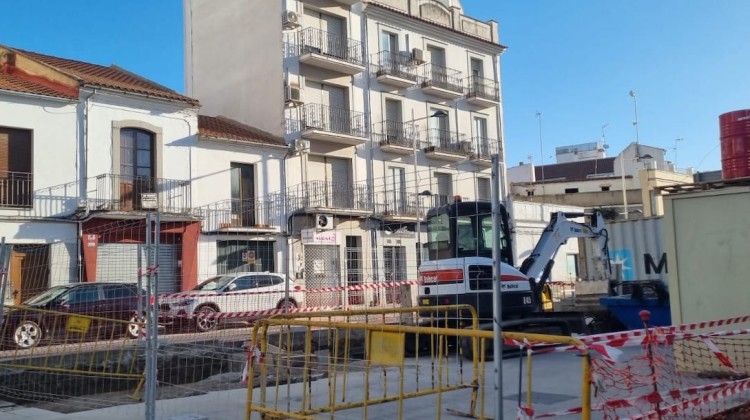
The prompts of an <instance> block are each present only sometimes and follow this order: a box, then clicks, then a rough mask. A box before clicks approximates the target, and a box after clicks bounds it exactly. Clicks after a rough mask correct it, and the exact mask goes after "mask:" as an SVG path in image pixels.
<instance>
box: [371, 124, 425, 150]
mask: <svg viewBox="0 0 750 420" xmlns="http://www.w3.org/2000/svg"><path fill="white" fill-rule="evenodd" d="M372 131H373V140H374V141H375V142H377V143H378V144H380V150H382V151H384V152H390V153H397V154H401V155H411V154H413V153H414V147H415V145H416V144H417V143H418V142H419V139H418V138H417V134H418V133H417V132H416V131H415V130H414V126H413V125H411V124H404V123H402V122H401V121H391V120H386V121H382V122H379V123H377V124H375V125H374V126H373V129H372ZM415 142H417V143H415Z"/></svg>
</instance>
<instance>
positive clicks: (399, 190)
mask: <svg viewBox="0 0 750 420" xmlns="http://www.w3.org/2000/svg"><path fill="white" fill-rule="evenodd" d="M386 179H387V181H386V182H387V183H388V185H387V186H386V191H387V194H388V198H387V203H386V206H387V209H386V210H387V211H388V212H390V213H391V214H401V213H403V212H404V211H405V210H406V171H405V170H404V168H394V167H391V168H388V176H387V178H386Z"/></svg>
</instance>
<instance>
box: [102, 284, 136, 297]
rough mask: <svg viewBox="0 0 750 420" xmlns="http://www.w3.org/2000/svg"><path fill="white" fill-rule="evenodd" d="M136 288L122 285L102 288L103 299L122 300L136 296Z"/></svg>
mask: <svg viewBox="0 0 750 420" xmlns="http://www.w3.org/2000/svg"><path fill="white" fill-rule="evenodd" d="M136 290H137V288H135V287H129V286H124V285H119V284H118V285H112V286H104V298H105V299H122V298H126V297H131V296H135V295H136Z"/></svg>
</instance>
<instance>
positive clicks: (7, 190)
mask: <svg viewBox="0 0 750 420" xmlns="http://www.w3.org/2000/svg"><path fill="white" fill-rule="evenodd" d="M33 200H34V175H33V174H31V173H28V172H8V171H0V208H14V209H30V208H32V207H33Z"/></svg>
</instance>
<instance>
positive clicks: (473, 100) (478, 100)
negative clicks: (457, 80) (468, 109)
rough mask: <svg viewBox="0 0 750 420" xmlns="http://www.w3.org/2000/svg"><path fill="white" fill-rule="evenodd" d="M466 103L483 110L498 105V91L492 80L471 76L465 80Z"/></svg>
mask: <svg viewBox="0 0 750 420" xmlns="http://www.w3.org/2000/svg"><path fill="white" fill-rule="evenodd" d="M466 86H467V89H466V102H468V103H470V104H473V105H477V106H480V107H483V108H490V107H493V106H496V105H498V104H499V103H500V89H498V86H497V83H496V82H495V81H494V80H492V79H485V78H484V77H477V76H471V77H469V78H468V79H467V80H466Z"/></svg>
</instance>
